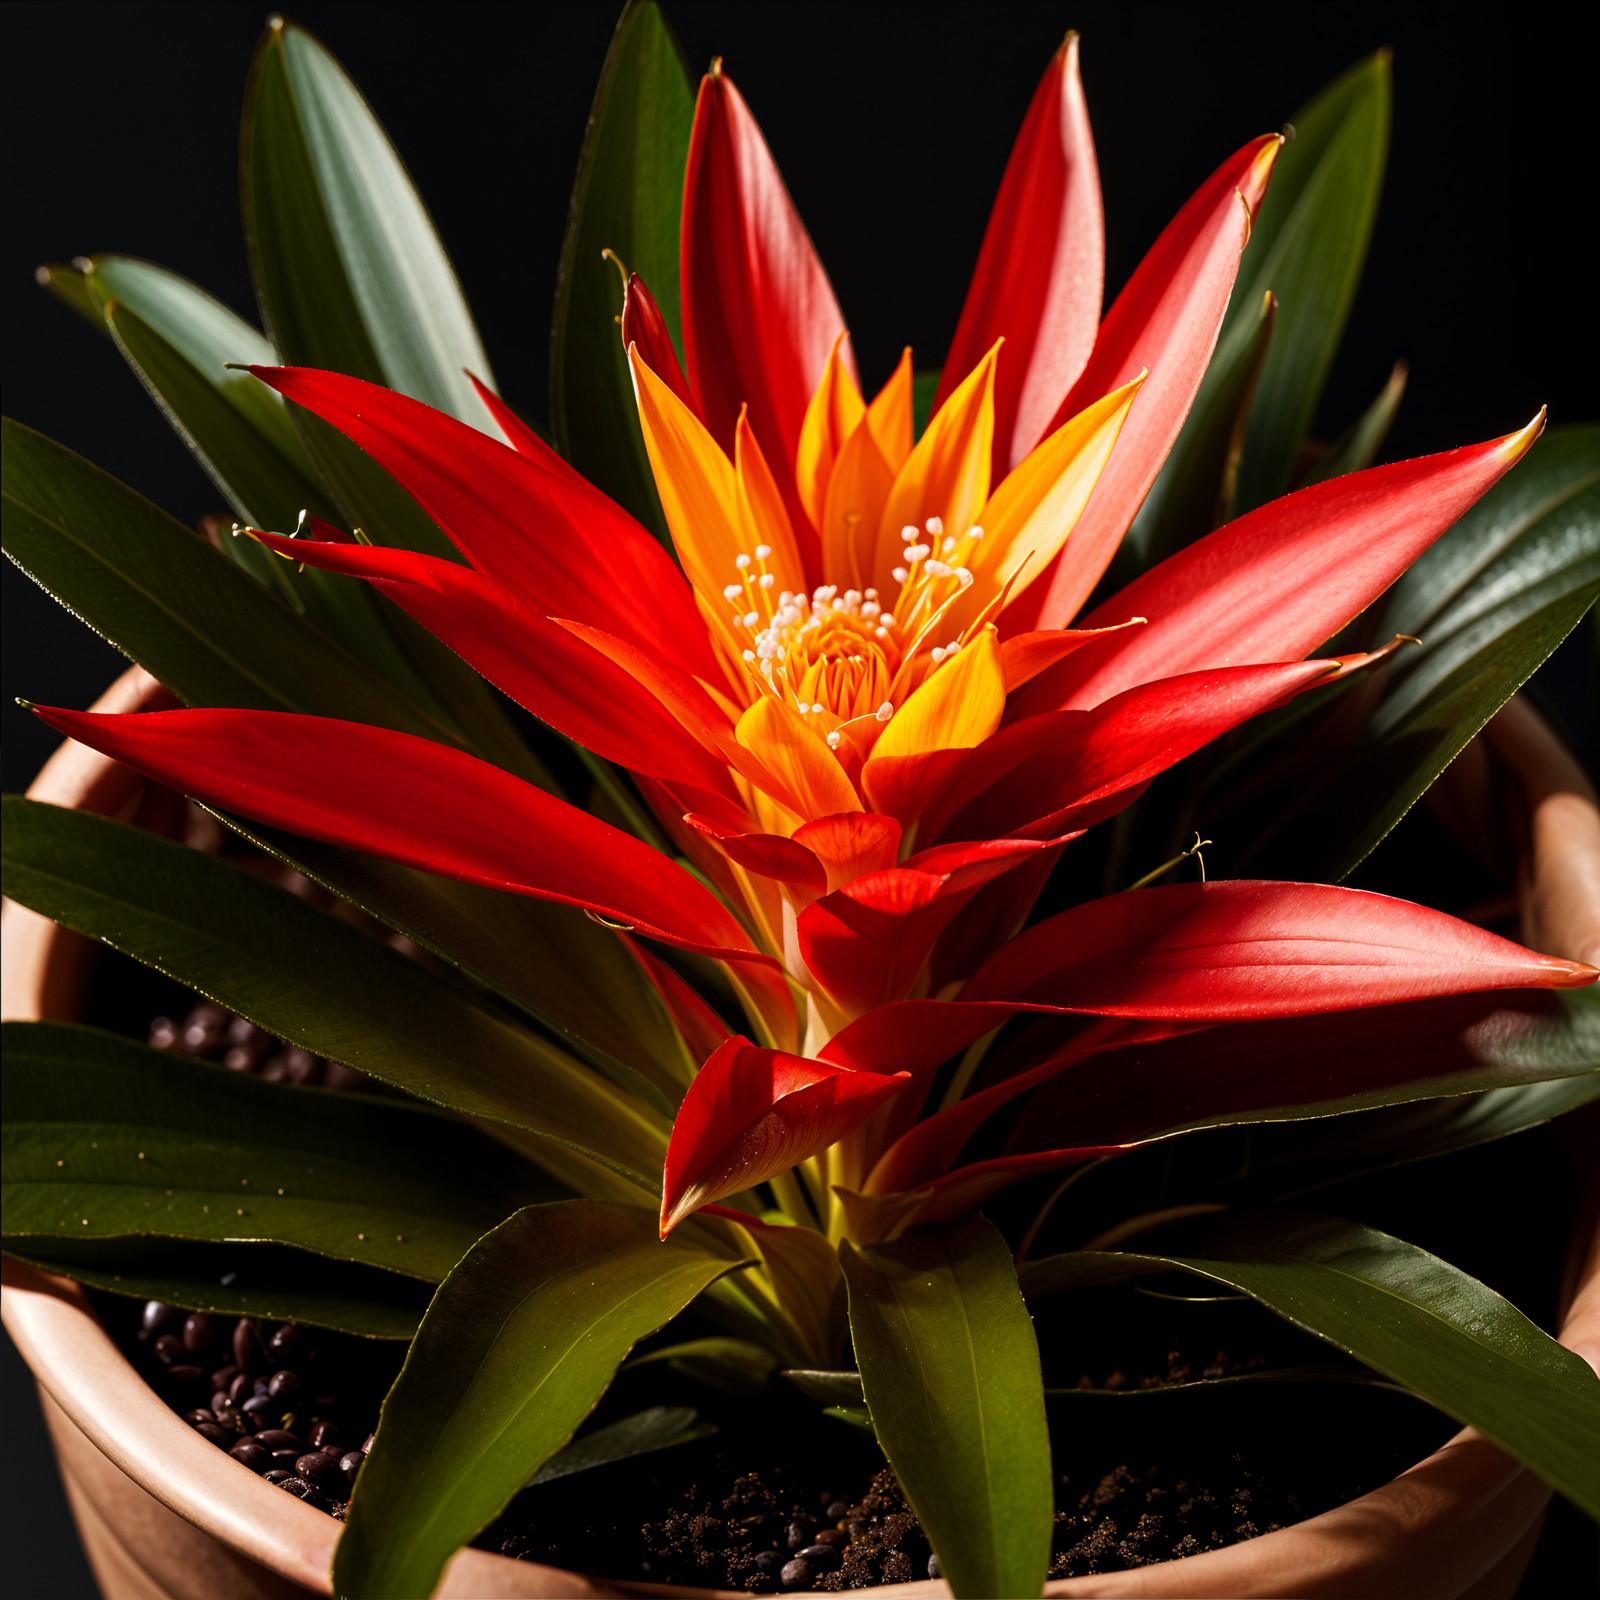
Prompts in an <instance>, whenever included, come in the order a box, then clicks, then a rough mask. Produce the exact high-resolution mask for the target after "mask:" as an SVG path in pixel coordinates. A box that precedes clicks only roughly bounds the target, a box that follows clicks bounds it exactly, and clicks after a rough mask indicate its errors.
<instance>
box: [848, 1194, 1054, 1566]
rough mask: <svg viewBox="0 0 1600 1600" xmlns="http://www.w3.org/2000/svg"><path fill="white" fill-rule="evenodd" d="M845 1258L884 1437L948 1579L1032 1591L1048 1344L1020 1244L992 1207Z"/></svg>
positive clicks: (1045, 1553) (1045, 1494)
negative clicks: (1000, 1226)
mask: <svg viewBox="0 0 1600 1600" xmlns="http://www.w3.org/2000/svg"><path fill="white" fill-rule="evenodd" d="M839 1260H840V1265H841V1266H842V1267H843V1269H844V1275H845V1281H846V1282H847V1284H848V1285H849V1290H850V1333H851V1337H852V1339H853V1340H854V1343H855V1353H856V1361H857V1363H858V1364H859V1366H860V1371H861V1383H862V1387H863V1389H864V1391H865V1394H866V1400H867V1405H868V1407H869V1409H870V1411H871V1413H872V1423H873V1427H874V1429H875V1430H876V1432H877V1436H878V1442H879V1443H880V1444H881V1445H882V1446H883V1449H884V1452H885V1454H886V1455H887V1456H888V1457H889V1462H890V1465H891V1466H892V1467H893V1468H894V1471H895V1476H896V1478H897V1479H898V1480H899V1483H900V1488H901V1490H902V1491H903V1493H904V1494H905V1497H906V1500H907V1501H908V1502H909V1503H910V1505H911V1507H912V1509H913V1510H915V1511H916V1513H917V1515H918V1516H919V1517H920V1518H921V1519H922V1526H923V1528H924V1529H925V1530H926V1532H927V1535H928V1538H929V1540H930V1541H931V1542H932V1544H933V1547H934V1549H935V1551H937V1553H938V1556H939V1564H940V1566H941V1568H942V1569H943V1572H944V1576H945V1578H946V1579H947V1581H948V1582H949V1584H950V1587H951V1589H952V1590H953V1591H954V1593H955V1594H956V1595H958V1596H965V1595H1032V1594H1037V1593H1038V1592H1039V1591H1040V1589H1041V1588H1042V1587H1043V1585H1044V1579H1045V1569H1046V1567H1047V1566H1048V1565H1049V1561H1050V1534H1051V1526H1052V1521H1053V1518H1054V1515H1055V1497H1054V1493H1053V1490H1052V1485H1051V1476H1050V1435H1049V1431H1048V1429H1047V1428H1046V1425H1045V1414H1044V1391H1043V1387H1042V1382H1041V1379H1040V1375H1039V1347H1038V1344H1037V1342H1036V1341H1035V1339H1034V1335H1033V1323H1032V1321H1031V1320H1030V1318H1029V1316H1028V1313H1027V1308H1026V1307H1025V1306H1024V1305H1023V1303H1022V1296H1021V1294H1020V1293H1019V1291H1018V1288H1017V1274H1016V1268H1015V1267H1014V1266H1013V1264H1012V1261H1011V1252H1010V1251H1009V1250H1008V1249H1007V1248H1006V1244H1005V1241H1004V1240H1003V1239H1002V1238H1001V1237H1000V1235H999V1233H998V1232H997V1231H996V1230H995V1228H994V1227H993V1225H992V1224H990V1223H989V1222H988V1221H987V1220H985V1219H984V1218H983V1217H981V1216H973V1217H969V1218H968V1219H967V1220H966V1221H965V1222H962V1223H960V1224H957V1225H954V1226H940V1227H931V1228H915V1229H913V1230H912V1231H911V1232H909V1233H907V1234H906V1235H905V1236H904V1237H903V1238H900V1239H897V1240H896V1241H894V1243H892V1244H882V1245H876V1246H873V1247H871V1248H866V1249H861V1250H857V1249H854V1248H853V1247H852V1246H851V1245H850V1244H848V1243H845V1244H842V1245H841V1246H840V1249H839Z"/></svg>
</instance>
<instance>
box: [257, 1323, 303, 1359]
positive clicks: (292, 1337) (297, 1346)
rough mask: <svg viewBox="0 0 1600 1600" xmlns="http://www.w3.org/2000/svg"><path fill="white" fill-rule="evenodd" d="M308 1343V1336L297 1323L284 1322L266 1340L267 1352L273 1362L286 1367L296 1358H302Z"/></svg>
mask: <svg viewBox="0 0 1600 1600" xmlns="http://www.w3.org/2000/svg"><path fill="white" fill-rule="evenodd" d="M310 1343H311V1339H310V1336H309V1335H308V1334H307V1333H306V1330H305V1329H304V1328H302V1327H301V1326H300V1324H299V1323H298V1322H286V1323H284V1325H283V1326H282V1327H281V1328H278V1329H277V1330H275V1331H274V1333H273V1335H272V1337H271V1338H270V1339H268V1340H267V1350H268V1351H269V1352H270V1353H271V1355H272V1357H273V1359H274V1360H277V1361H282V1362H284V1363H285V1364H286V1365H287V1364H288V1363H289V1362H291V1361H294V1360H295V1359H296V1358H297V1357H299V1356H303V1355H304V1354H305V1352H306V1348H307V1346H309V1345H310Z"/></svg>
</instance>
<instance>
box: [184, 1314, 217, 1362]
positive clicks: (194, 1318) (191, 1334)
mask: <svg viewBox="0 0 1600 1600" xmlns="http://www.w3.org/2000/svg"><path fill="white" fill-rule="evenodd" d="M216 1326H217V1319H216V1318H215V1317H213V1316H212V1315H211V1313H210V1312H209V1311H195V1312H191V1313H190V1315H188V1316H187V1317H185V1318H184V1319H183V1342H184V1345H185V1346H186V1347H187V1348H188V1349H190V1350H192V1351H194V1352H195V1354H196V1355H198V1354H199V1353H200V1351H202V1350H205V1349H208V1348H209V1347H210V1344H211V1339H212V1336H213V1335H214V1334H215V1332H216Z"/></svg>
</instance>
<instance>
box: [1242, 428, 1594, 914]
mask: <svg viewBox="0 0 1600 1600" xmlns="http://www.w3.org/2000/svg"><path fill="white" fill-rule="evenodd" d="M1574 432H1581V433H1582V434H1584V435H1586V436H1587V438H1588V440H1589V454H1588V457H1587V459H1588V462H1589V470H1588V471H1587V472H1586V473H1584V474H1583V475H1582V476H1581V477H1580V476H1578V475H1577V474H1576V473H1574V474H1573V475H1572V476H1571V477H1570V478H1568V479H1567V481H1566V483H1565V484H1563V485H1562V486H1561V490H1559V491H1557V492H1556V493H1553V494H1551V495H1549V496H1547V497H1546V498H1545V501H1544V504H1543V505H1542V506H1541V507H1540V508H1539V513H1538V514H1537V515H1530V516H1529V517H1528V518H1527V520H1526V524H1525V526H1524V527H1523V528H1522V530H1521V531H1520V532H1519V533H1517V534H1516V536H1515V537H1513V538H1511V539H1508V540H1505V541H1504V542H1503V543H1500V541H1498V540H1496V539H1494V538H1493V536H1492V535H1490V536H1485V534H1484V524H1485V522H1489V521H1490V519H1492V518H1494V512H1495V508H1494V507H1490V508H1489V509H1488V511H1487V512H1484V511H1483V508H1484V504H1485V501H1487V500H1488V498H1489V497H1488V496H1486V497H1485V501H1480V502H1479V505H1478V507H1475V508H1474V510H1473V511H1472V512H1469V513H1468V515H1467V517H1466V518H1463V519H1462V522H1460V523H1457V524H1456V527H1455V528H1453V529H1451V531H1450V533H1448V534H1446V535H1445V537H1444V539H1442V540H1440V542H1439V544H1438V545H1436V546H1435V547H1434V551H1438V552H1439V555H1438V557H1437V565H1435V566H1434V567H1433V572H1434V574H1435V575H1437V576H1438V577H1439V578H1441V579H1443V578H1445V576H1446V574H1447V572H1448V571H1449V568H1450V565H1451V560H1450V558H1451V556H1452V555H1453V554H1456V553H1457V549H1458V545H1472V546H1476V547H1477V552H1478V554H1479V556H1480V557H1482V556H1485V555H1487V556H1488V559H1487V560H1482V561H1481V562H1480V563H1478V564H1476V565H1475V570H1474V571H1473V573H1472V575H1471V577H1470V579H1469V580H1467V581H1465V582H1460V583H1458V584H1456V585H1449V584H1447V583H1446V582H1441V583H1440V584H1439V586H1438V588H1437V589H1434V590H1433V591H1432V592H1431V593H1430V594H1428V595H1427V598H1426V599H1424V592H1425V591H1423V592H1419V590H1410V591H1408V593H1406V594H1405V595H1397V596H1396V598H1395V600H1394V601H1393V602H1391V607H1392V609H1393V610H1394V611H1395V612H1398V613H1400V614H1403V613H1404V611H1405V609H1407V608H1408V605H1409V604H1411V603H1415V605H1416V609H1417V610H1419V611H1428V612H1430V613H1431V614H1430V615H1429V616H1428V619H1427V621H1426V622H1425V623H1423V624H1422V630H1421V637H1422V639H1423V644H1422V646H1421V648H1417V647H1410V648H1408V649H1405V650H1403V651H1401V652H1400V654H1398V655H1397V656H1396V657H1395V659H1394V665H1393V666H1392V667H1391V669H1390V672H1389V678H1388V681H1387V683H1386V685H1385V690H1384V695H1383V699H1382V700H1381V701H1380V703H1379V705H1378V708H1377V710H1376V711H1375V712H1374V713H1373V716H1372V720H1371V722H1370V723H1369V725H1368V729H1367V733H1366V736H1365V738H1364V739H1363V740H1362V742H1361V743H1360V744H1359V745H1357V746H1356V748H1355V749H1354V750H1353V751H1352V752H1351V753H1350V754H1349V756H1347V757H1346V759H1345V760H1344V761H1343V762H1342V763H1340V764H1339V766H1338V767H1337V768H1335V769H1334V770H1333V771H1332V772H1331V773H1330V775H1329V777H1328V779H1327V781H1326V782H1325V783H1324V784H1323V786H1322V788H1321V790H1320V791H1319V793H1318V794H1317V796H1316V798H1315V799H1314V800H1313V801H1312V803H1311V804H1310V805H1309V806H1307V808H1306V809H1305V810H1304V811H1303V812H1302V813H1301V814H1300V815H1299V816H1298V817H1297V818H1295V820H1294V822H1293V824H1292V825H1291V826H1290V827H1289V828H1287V829H1285V833H1284V836H1283V838H1282V839H1281V840H1280V841H1278V842H1277V843H1276V844H1275V845H1274V846H1273V847H1272V848H1273V850H1274V854H1273V855H1272V856H1271V857H1270V858H1269V859H1270V860H1272V861H1273V862H1276V861H1278V860H1279V859H1280V857H1283V858H1287V856H1288V854H1289V852H1291V851H1295V852H1299V854H1300V856H1301V858H1303V859H1310V860H1312V861H1314V862H1315V863H1316V868H1315V870H1314V871H1312V872H1311V873H1310V874H1309V875H1310V876H1313V877H1316V878H1319V879H1321V880H1322V881H1324V882H1336V881H1337V880H1338V879H1340V878H1342V877H1344V876H1346V875H1347V874H1348V873H1349V872H1351V871H1352V870H1353V869H1354V868H1355V867H1356V866H1357V864H1358V863H1359V862H1360V861H1361V860H1362V859H1363V858H1364V857H1365V856H1366V855H1367V854H1368V853H1369V852H1370V851H1371V850H1372V849H1373V848H1374V847H1375V846H1376V845H1377V843H1378V842H1379V840H1381V839H1382V838H1383V836H1384V835H1385V834H1386V833H1388V831H1389V830H1390V829H1391V828H1392V827H1393V826H1394V825H1395V823H1397V822H1398V821H1399V820H1400V818H1401V817H1403V816H1404V815H1405V813H1406V812H1407V811H1409V810H1410V809H1411V807H1412V805H1413V804H1415V802H1416V801H1417V800H1418V798H1420V796H1421V795H1422V793H1423V791H1424V790H1425V789H1426V788H1427V787H1428V785H1429V784H1430V783H1432V782H1433V780H1434V779H1435V778H1436V777H1437V776H1438V775H1439V774H1440V773H1441V772H1442V771H1443V770H1444V769H1445V767H1446V766H1448V765H1449V764H1450V762H1452V761H1453V760H1454V759H1455V758H1456V756H1457V755H1458V754H1459V753H1460V752H1461V750H1462V748H1463V747H1464V746H1465V745H1466V743H1467V741H1468V740H1469V739H1471V738H1472V736H1473V735H1474V734H1476V733H1477V732H1478V730H1479V729H1480V728H1481V727H1482V726H1483V725H1484V723H1486V722H1487V721H1488V720H1489V718H1490V717H1492V716H1493V715H1494V714H1495V712H1496V711H1498V710H1499V709H1500V707H1501V706H1503V705H1504V704H1505V703H1506V701H1507V700H1509V699H1510V698H1511V696H1512V695H1513V694H1514V693H1515V692H1516V691H1517V690H1518V689H1519V688H1521V687H1522V685H1523V684H1524V683H1525V682H1526V681H1527V680H1528V678H1529V677H1530V676H1531V675H1532V674H1533V672H1534V670H1535V669H1536V668H1537V667H1538V666H1539V665H1540V663H1541V662H1543V661H1544V660H1545V658H1546V657H1547V656H1548V655H1549V654H1550V652H1551V651H1552V650H1554V649H1555V647H1556V646H1557V645H1558V644H1560V643H1561V641H1562V640H1563V639H1564V638H1566V636H1567V634H1568V633H1570V632H1571V631H1572V629H1573V628H1574V627H1575V626H1576V625H1577V623H1578V622H1579V620H1580V619H1581V618H1582V616H1583V614H1584V612H1585V611H1587V610H1588V609H1589V608H1590V607H1591V606H1592V605H1593V604H1594V603H1595V599H1596V597H1597V596H1600V428H1590V429H1584V430H1574ZM1552 442H1558V441H1552ZM1559 442H1562V443H1565V442H1566V441H1559ZM1536 448H1537V447H1536ZM1574 454H1576V452H1574ZM1552 455H1556V453H1555V452H1552ZM1536 460H1537V458H1532V459H1530V460H1529V461H1528V462H1525V463H1523V466H1522V467H1520V468H1519V469H1518V472H1521V471H1527V470H1528V469H1529V468H1531V467H1532V466H1534V464H1535V461H1536ZM1556 460H1557V461H1558V462H1564V463H1565V464H1567V465H1576V463H1575V462H1573V461H1572V459H1571V457H1570V456H1565V455H1561V456H1556ZM1540 464H1541V465H1542V464H1543V463H1540ZM1510 476H1511V478H1515V477H1516V476H1517V473H1512V474H1511V475H1510ZM1530 476H1532V474H1531V473H1530ZM1505 481H1508V480H1502V482H1505ZM1548 481H1549V480H1548V479H1546V482H1548ZM1561 491H1565V492H1561ZM1480 512H1482V513H1483V515H1482V517H1481V518H1480V515H1479V513H1480ZM1464 525H1466V528H1467V531H1466V532H1465V533H1464V534H1460V535H1458V533H1457V529H1461V528H1463V526H1464ZM1491 527H1495V528H1497V529H1498V528H1501V527H1503V524H1499V523H1498V522H1493V523H1491ZM1496 543H1500V548H1499V549H1498V551H1496V552H1494V553H1492V554H1491V550H1492V549H1493V546H1494V545H1495V544H1496ZM1441 546H1443V547H1444V548H1443V549H1442V550H1441ZM1433 554H1434V552H1429V557H1431V556H1433ZM1429 557H1424V558H1423V559H1424V561H1428V560H1429ZM1419 565H1421V563H1419ZM1412 571H1413V573H1415V571H1416V569H1415V568H1413V569H1412ZM1459 572H1460V569H1459V568H1457V569H1456V574H1455V575H1459ZM1425 576H1426V575H1425ZM1403 581H1404V580H1403ZM1447 587H1453V588H1454V593H1453V595H1451V596H1450V597H1449V598H1448V599H1446V601H1445V603H1444V604H1442V605H1441V604H1439V603H1438V602H1439V589H1444V588H1447ZM1387 620H1388V619H1387V618H1385V619H1384V621H1385V622H1386V621H1387ZM1397 631H1403V632H1411V631H1413V630H1410V629H1400V630H1397Z"/></svg>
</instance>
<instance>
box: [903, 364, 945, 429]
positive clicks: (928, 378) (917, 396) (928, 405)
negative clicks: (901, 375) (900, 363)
mask: <svg viewBox="0 0 1600 1600" xmlns="http://www.w3.org/2000/svg"><path fill="white" fill-rule="evenodd" d="M943 371H944V368H943V367H930V368H928V370H927V371H925V372H914V373H913V374H912V375H911V434H912V437H913V438H916V439H920V438H921V437H922V435H923V433H924V432H925V431H926V430H927V426H928V419H929V418H930V417H931V416H932V415H933V397H934V396H935V395H936V394H938V392H939V378H940V375H941V374H942V373H943Z"/></svg>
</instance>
